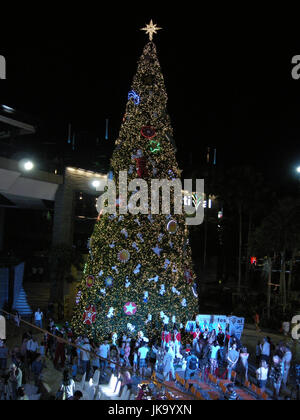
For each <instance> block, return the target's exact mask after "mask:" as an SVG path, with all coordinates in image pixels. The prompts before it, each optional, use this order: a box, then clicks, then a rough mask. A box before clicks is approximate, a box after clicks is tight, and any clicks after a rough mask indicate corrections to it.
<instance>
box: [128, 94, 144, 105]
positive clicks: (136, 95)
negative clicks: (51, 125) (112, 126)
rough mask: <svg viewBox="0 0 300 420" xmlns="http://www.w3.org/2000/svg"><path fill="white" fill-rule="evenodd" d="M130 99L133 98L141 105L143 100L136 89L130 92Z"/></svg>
mask: <svg viewBox="0 0 300 420" xmlns="http://www.w3.org/2000/svg"><path fill="white" fill-rule="evenodd" d="M130 99H133V103H134V105H139V103H140V101H141V98H140V97H139V95H138V94H137V93H136V92H135V91H134V90H131V91H130V92H129V93H128V100H130Z"/></svg>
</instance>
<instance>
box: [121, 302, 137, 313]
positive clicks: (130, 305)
mask: <svg viewBox="0 0 300 420" xmlns="http://www.w3.org/2000/svg"><path fill="white" fill-rule="evenodd" d="M123 309H124V312H125V314H126V315H134V314H135V313H136V311H137V306H136V304H135V303H134V302H127V303H126V304H125V305H124V308H123Z"/></svg>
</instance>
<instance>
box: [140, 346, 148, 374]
mask: <svg viewBox="0 0 300 420" xmlns="http://www.w3.org/2000/svg"><path fill="white" fill-rule="evenodd" d="M148 352H149V349H148V347H147V346H146V343H145V342H144V341H143V342H142V345H141V347H140V348H139V350H138V356H139V358H140V375H141V377H142V378H143V377H144V376H145V374H146V369H147V362H146V357H147V354H148Z"/></svg>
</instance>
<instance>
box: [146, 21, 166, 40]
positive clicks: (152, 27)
mask: <svg viewBox="0 0 300 420" xmlns="http://www.w3.org/2000/svg"><path fill="white" fill-rule="evenodd" d="M160 29H162V28H158V27H157V25H156V24H153V21H152V19H151V20H150V23H148V25H146V27H145V28H142V29H141V31H145V32H146V34H148V35H149V39H150V41H152V40H153V35H154V34H156V33H157V31H159V30H160Z"/></svg>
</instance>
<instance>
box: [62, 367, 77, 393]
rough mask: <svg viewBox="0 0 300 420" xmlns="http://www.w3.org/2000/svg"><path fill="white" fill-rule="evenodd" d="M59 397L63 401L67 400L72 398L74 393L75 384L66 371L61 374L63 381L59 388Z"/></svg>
mask: <svg viewBox="0 0 300 420" xmlns="http://www.w3.org/2000/svg"><path fill="white" fill-rule="evenodd" d="M59 391H60V392H61V395H62V399H63V400H68V399H69V398H72V397H73V396H74V392H75V382H74V380H73V379H72V378H70V375H69V372H68V371H67V370H65V371H64V373H63V381H62V384H61V387H60V390H59Z"/></svg>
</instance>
